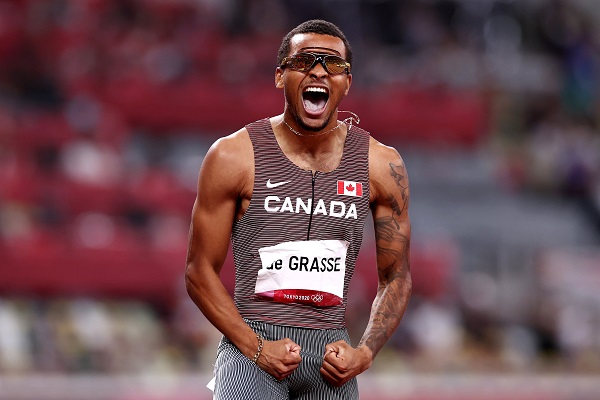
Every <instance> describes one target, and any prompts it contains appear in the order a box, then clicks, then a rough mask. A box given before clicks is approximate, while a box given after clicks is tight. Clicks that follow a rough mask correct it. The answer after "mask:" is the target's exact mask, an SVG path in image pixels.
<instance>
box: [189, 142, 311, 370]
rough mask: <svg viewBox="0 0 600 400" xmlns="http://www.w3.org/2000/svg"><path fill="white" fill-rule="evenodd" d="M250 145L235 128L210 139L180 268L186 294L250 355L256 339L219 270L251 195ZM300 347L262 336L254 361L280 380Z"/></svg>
mask: <svg viewBox="0 0 600 400" xmlns="http://www.w3.org/2000/svg"><path fill="white" fill-rule="evenodd" d="M251 149H252V147H251V144H250V141H249V138H248V136H247V133H245V131H240V132H237V133H236V134H234V135H231V136H229V137H226V138H223V139H220V140H219V141H217V142H215V144H214V145H213V146H212V147H211V148H210V150H209V151H208V153H207V154H206V157H205V159H204V161H203V163H202V167H201V168H200V174H199V178H198V194H197V197H196V201H195V203H194V207H193V211H192V223H191V226H190V235H189V244H188V254H187V262H186V271H185V282H186V288H187V291H188V294H189V296H190V298H191V299H192V300H193V301H194V303H195V304H196V305H197V306H198V308H199V309H200V310H201V311H202V313H203V314H204V315H205V316H206V318H207V319H208V320H209V321H210V322H211V323H212V324H213V325H214V326H215V327H216V328H217V329H218V330H219V331H221V333H223V335H225V336H226V337H227V338H228V339H229V340H231V341H232V342H233V344H235V345H236V346H237V348H238V349H239V350H240V351H241V352H242V353H243V354H244V355H246V356H247V357H248V358H250V359H252V358H253V357H254V355H255V354H256V352H257V349H258V339H257V337H256V334H255V333H254V331H253V330H252V329H251V328H250V327H249V326H248V324H246V322H245V321H244V320H243V319H242V317H241V315H240V314H239V312H238V310H237V308H236V307H235V304H234V302H233V299H232V298H231V296H230V295H229V293H228V292H227V290H226V289H225V287H224V286H223V283H222V281H221V279H220V276H219V274H220V272H221V268H222V266H223V263H224V261H225V257H226V256H227V250H228V248H229V243H230V235H231V229H232V225H233V222H234V220H235V218H236V216H238V215H241V213H242V212H243V207H244V205H245V204H247V202H248V201H249V199H250V196H251V190H252V183H253V178H252V173H253V159H252V150H251ZM299 352H300V348H299V347H298V345H297V344H295V343H294V342H292V341H291V340H289V339H284V340H280V341H277V342H268V341H265V342H264V348H263V351H262V353H261V356H260V357H259V359H258V361H257V364H258V365H259V366H260V367H261V368H263V369H264V370H265V371H267V372H269V373H270V374H271V375H273V376H275V377H276V378H278V379H283V378H285V377H286V376H287V375H289V374H291V373H292V372H293V370H294V369H295V368H296V367H297V365H298V363H299V362H300V355H299Z"/></svg>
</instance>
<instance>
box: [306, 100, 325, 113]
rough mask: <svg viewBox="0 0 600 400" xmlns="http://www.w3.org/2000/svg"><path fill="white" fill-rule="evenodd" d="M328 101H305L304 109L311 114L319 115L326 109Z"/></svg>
mask: <svg viewBox="0 0 600 400" xmlns="http://www.w3.org/2000/svg"><path fill="white" fill-rule="evenodd" d="M326 104H327V101H325V100H309V99H304V109H305V110H306V111H308V112H310V113H318V112H321V111H323V110H324V109H325V105H326Z"/></svg>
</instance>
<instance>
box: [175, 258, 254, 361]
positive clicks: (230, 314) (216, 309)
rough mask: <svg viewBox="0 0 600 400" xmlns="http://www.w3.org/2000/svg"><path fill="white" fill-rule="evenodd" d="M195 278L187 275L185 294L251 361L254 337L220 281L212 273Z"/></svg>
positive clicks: (193, 275)
mask: <svg viewBox="0 0 600 400" xmlns="http://www.w3.org/2000/svg"><path fill="white" fill-rule="evenodd" d="M188 270H189V268H188ZM198 275H199V274H198V273H195V274H194V273H189V272H188V273H186V277H185V283H186V289H187V292H188V295H189V296H190V298H191V299H192V301H193V302H194V303H195V304H196V306H198V308H199V309H200V311H201V312H202V313H203V314H204V316H205V317H206V318H207V319H208V320H209V321H210V323H211V324H213V326H215V328H217V329H218V330H219V331H220V332H221V333H222V334H223V335H224V336H225V337H227V338H228V339H229V340H231V342H232V343H233V344H234V345H236V347H238V349H240V351H241V352H242V353H243V354H245V355H246V356H247V357H249V358H252V357H253V356H254V354H256V351H257V348H258V347H257V345H258V340H257V338H256V334H255V333H254V331H253V330H252V328H250V327H249V326H248V324H246V322H245V321H244V320H243V318H242V317H241V315H240V313H239V312H238V310H237V307H236V306H235V304H234V302H233V299H232V298H231V296H230V295H229V292H228V291H227V289H225V286H223V283H222V282H221V279H220V278H219V276H218V275H217V274H216V273H214V272H212V271H211V272H208V273H204V274H202V277H201V278H198Z"/></svg>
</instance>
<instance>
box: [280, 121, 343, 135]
mask: <svg viewBox="0 0 600 400" xmlns="http://www.w3.org/2000/svg"><path fill="white" fill-rule="evenodd" d="M283 123H284V124H285V126H287V127H288V129H289V130H290V131H292V132H294V133H295V134H296V135H298V136H313V137H314V136H322V135H325V134H327V133H329V132H332V131H335V130H336V129H337V128H339V127H340V126H342V122H339V123H338V124H337V125H336V126H334V127H333V128H331V129H329V130H326V131H325V132H321V133H316V134H314V135H305V134H304V133H300V132H298V131H297V130H295V129H294V128H292V127H291V126H290V125H289V124H288V123H287V122H285V120H283Z"/></svg>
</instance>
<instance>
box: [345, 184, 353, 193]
mask: <svg viewBox="0 0 600 400" xmlns="http://www.w3.org/2000/svg"><path fill="white" fill-rule="evenodd" d="M346 190H347V191H349V192H354V186H352V184H349V185H348V186H346Z"/></svg>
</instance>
